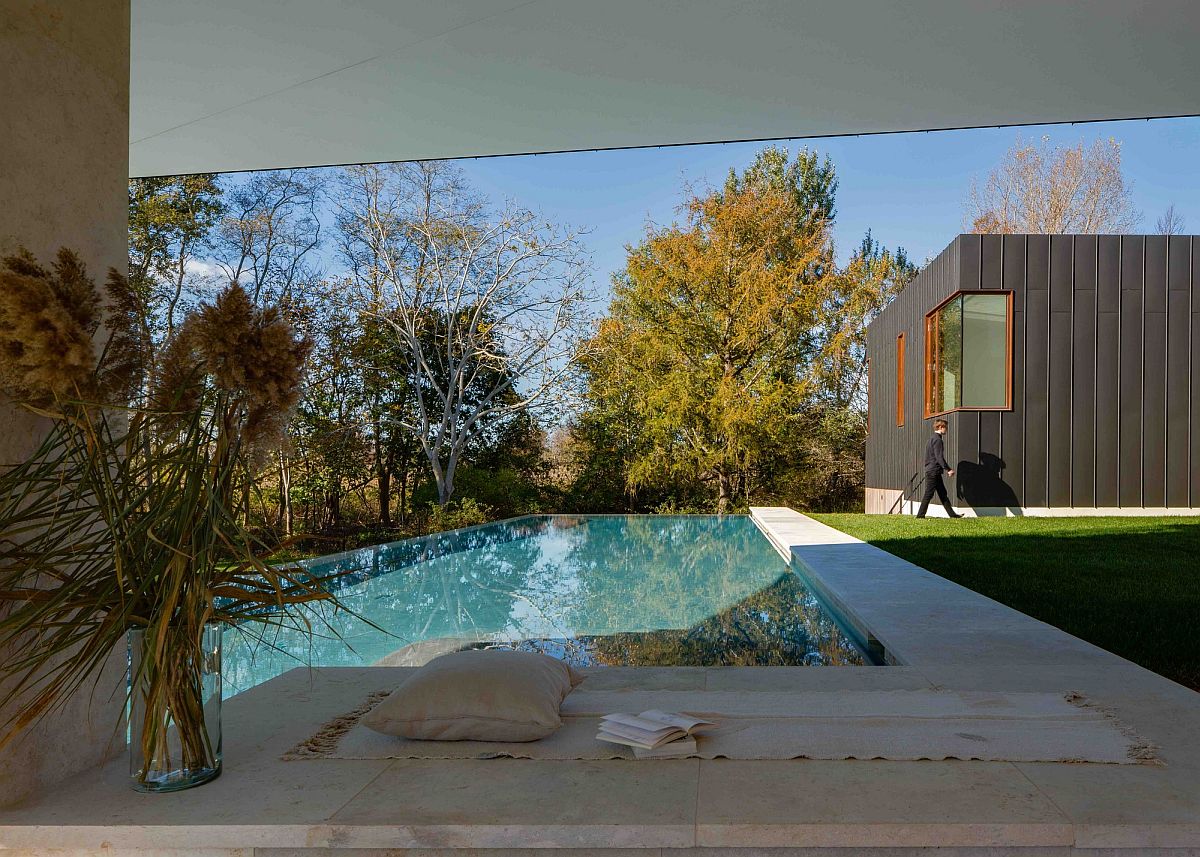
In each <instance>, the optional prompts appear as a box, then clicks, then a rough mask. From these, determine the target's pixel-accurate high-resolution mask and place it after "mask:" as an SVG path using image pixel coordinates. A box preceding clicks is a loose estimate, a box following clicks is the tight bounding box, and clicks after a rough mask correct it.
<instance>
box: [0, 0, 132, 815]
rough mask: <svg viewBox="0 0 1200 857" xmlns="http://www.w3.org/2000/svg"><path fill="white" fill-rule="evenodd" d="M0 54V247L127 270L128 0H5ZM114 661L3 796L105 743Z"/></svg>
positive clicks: (2, 788) (31, 425)
mask: <svg viewBox="0 0 1200 857" xmlns="http://www.w3.org/2000/svg"><path fill="white" fill-rule="evenodd" d="M0 57H3V58H4V60H3V62H0V93H3V97H2V99H0V109H2V110H3V111H4V117H3V122H0V125H2V126H3V128H4V133H2V134H0V253H9V252H12V251H13V250H15V249H16V248H17V247H18V246H24V247H27V248H28V249H29V250H31V251H32V252H33V253H34V254H35V255H37V256H38V257H39V258H41V259H43V260H47V261H49V260H50V259H51V258H52V256H53V254H54V253H55V252H56V251H57V250H58V248H59V247H60V246H67V247H70V248H72V249H74V250H76V251H77V252H78V253H79V254H80V256H81V257H82V259H83V260H84V262H85V263H86V264H87V266H88V268H89V270H90V271H91V273H92V274H93V276H95V277H96V278H97V280H98V281H99V280H102V279H103V277H104V274H105V272H106V271H107V270H108V268H109V267H116V268H118V269H119V270H124V269H125V266H126V264H127V262H126V260H127V250H126V240H127V238H126V211H127V195H126V183H127V180H128V174H129V167H128V164H129V0H57V2H49V0H44V2H37V0H7V2H5V3H4V11H3V14H0ZM0 426H2V430H0V464H9V463H12V462H14V461H19V460H20V459H21V458H23V457H24V456H25V455H27V454H28V453H29V452H30V450H31V449H33V448H34V447H35V446H36V443H37V441H38V438H39V432H40V431H42V427H41V426H40V425H39V424H38V421H36V420H34V419H32V418H30V417H29V416H28V415H26V414H22V413H19V412H17V411H16V410H14V409H13V408H12V407H11V406H9V405H8V404H7V403H5V402H0ZM0 657H4V653H3V652H0ZM123 670H124V661H123V655H122V653H120V652H115V653H114V655H113V659H112V661H111V663H110V669H109V670H108V673H107V674H106V675H105V676H103V680H102V682H101V685H100V687H99V689H98V690H97V692H96V694H95V695H94V696H89V694H81V696H80V697H79V698H78V699H75V700H72V701H71V702H70V704H68V706H67V707H66V708H65V710H63V711H62V712H61V713H59V714H58V715H57V716H55V717H53V718H51V719H49V720H47V721H44V722H43V723H42V724H41V725H40V726H39V727H37V728H35V729H33V730H31V731H30V732H29V733H27V734H26V735H25V737H24V738H23V739H22V740H20V741H19V742H18V743H16V744H14V745H10V746H9V747H7V748H5V749H4V750H2V751H0V804H5V803H11V802H13V801H16V800H19V799H20V798H22V797H24V796H26V795H28V794H30V793H31V792H34V791H36V790H38V789H40V788H44V787H46V786H48V785H49V784H51V783H53V782H55V781H57V780H60V779H62V778H63V777H65V776H68V775H69V774H71V773H73V772H76V771H79V770H81V769H83V768H87V767H89V766H92V765H95V764H97V763H98V762H100V761H102V760H103V759H104V758H105V757H106V756H107V755H109V754H111V752H112V747H113V744H114V742H113V740H112V739H113V736H114V726H115V725H116V723H117V718H118V717H119V713H120V707H121V702H122V700H121V698H120V697H119V696H113V695H112V691H113V690H114V689H115V688H116V687H117V685H118V684H119V679H120V676H121V674H122V672H123Z"/></svg>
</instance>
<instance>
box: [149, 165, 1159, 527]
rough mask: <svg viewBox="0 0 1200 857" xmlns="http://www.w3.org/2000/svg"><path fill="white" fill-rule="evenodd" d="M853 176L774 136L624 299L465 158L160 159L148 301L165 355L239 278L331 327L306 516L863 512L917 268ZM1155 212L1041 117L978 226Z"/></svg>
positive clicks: (255, 503)
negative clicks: (879, 317)
mask: <svg viewBox="0 0 1200 857" xmlns="http://www.w3.org/2000/svg"><path fill="white" fill-rule="evenodd" d="M837 188H838V178H837V175H836V171H835V168H834V165H833V164H832V162H831V161H830V160H829V158H828V157H821V156H820V155H819V154H818V153H817V152H815V151H810V150H808V149H801V150H799V151H798V152H796V153H795V154H792V153H789V152H788V151H787V150H786V149H783V148H780V147H776V146H769V147H766V148H764V149H763V150H761V151H760V152H759V153H758V154H757V156H756V157H755V159H754V160H753V162H752V163H751V164H750V165H749V166H748V167H746V168H745V169H743V170H740V171H738V170H731V171H730V173H729V175H728V178H727V179H726V181H725V182H724V184H723V185H721V186H720V187H713V188H700V189H694V188H693V189H689V190H687V191H686V192H685V194H684V200H683V202H682V204H681V205H680V207H679V210H678V215H677V218H676V219H675V221H674V222H672V223H670V224H668V225H655V224H649V225H647V227H646V229H645V232H644V234H643V235H642V236H641V237H640V239H639V240H637V241H636V242H634V243H631V244H630V245H629V246H628V247H627V253H626V261H625V264H624V266H623V268H622V269H621V270H620V271H618V272H615V273H614V274H613V275H612V281H611V288H610V290H609V293H608V294H607V295H601V294H599V293H598V290H597V289H595V288H594V287H593V285H592V283H593V276H592V274H593V272H592V271H591V269H590V266H589V261H588V257H587V252H586V246H585V243H584V241H583V236H582V234H581V233H580V232H579V231H578V230H576V229H572V228H569V227H568V226H566V225H563V224H558V223H554V222H551V221H548V220H546V219H545V218H543V217H541V216H539V215H537V214H536V213H534V212H532V211H530V210H528V209H526V208H523V207H521V206H520V205H518V204H516V203H513V202H506V203H503V204H497V203H494V202H493V201H492V200H489V199H486V198H484V197H483V196H482V195H481V194H479V193H478V192H476V191H475V190H474V189H473V188H472V187H471V186H470V184H469V182H468V181H467V179H466V177H465V175H464V174H463V172H462V171H461V170H460V169H459V168H458V167H456V166H455V165H454V164H452V163H447V162H426V163H398V164H368V165H359V166H353V167H347V168H340V169H323V170H299V169H298V170H280V171H272V172H262V173H252V174H248V175H246V176H220V175H212V174H209V175H191V176H176V177H162V178H151V179H136V180H133V181H131V182H130V185H129V246H130V258H129V271H130V283H131V285H132V287H133V291H134V293H135V294H136V295H137V304H138V305H137V307H136V308H135V310H134V315H135V316H136V318H137V323H138V329H139V331H140V332H141V335H142V336H143V338H144V340H145V347H146V348H147V350H148V351H149V353H150V354H151V358H152V359H153V355H154V354H155V352H156V350H157V349H160V348H161V347H162V346H163V343H165V342H167V341H169V340H170V337H171V334H172V332H173V330H174V328H175V327H176V325H178V323H179V320H180V319H181V318H182V317H183V315H184V314H185V313H186V310H187V309H188V308H189V307H192V306H194V305H196V304H197V303H198V302H200V301H201V300H203V299H205V297H206V296H211V294H212V293H213V292H214V291H216V290H218V289H219V288H221V287H223V286H224V285H227V284H229V283H232V282H238V283H240V284H241V285H242V286H243V287H244V288H245V290H246V292H247V294H248V295H249V296H250V298H251V300H252V301H253V302H254V303H255V304H257V305H267V304H276V305H279V306H280V307H281V308H282V310H283V312H284V313H285V314H286V315H287V317H288V319H289V320H290V321H291V322H292V323H293V324H294V325H295V326H296V327H297V328H299V329H300V330H301V331H303V332H304V333H305V334H306V335H307V336H308V338H309V339H310V340H311V342H312V344H313V348H312V352H311V356H310V358H309V365H308V367H307V372H306V384H305V389H304V394H303V396H302V398H301V401H300V402H299V404H298V406H297V407H296V408H295V411H294V413H293V414H292V416H291V419H290V421H289V423H288V426H287V443H286V445H285V447H284V449H283V451H281V452H279V453H278V454H277V455H275V457H274V459H273V460H272V461H270V462H266V463H264V467H263V471H262V473H261V474H260V475H258V477H257V478H256V479H254V480H251V481H250V483H249V484H250V485H251V486H252V488H251V490H250V492H249V494H248V496H247V497H246V499H245V510H244V513H245V515H246V517H247V519H248V520H251V521H252V522H253V523H254V524H255V525H256V526H261V527H268V528H272V529H274V530H276V531H278V532H279V533H281V534H283V535H290V534H293V533H308V534H318V535H335V536H343V537H348V538H352V539H361V540H371V539H376V540H378V539H380V538H386V537H388V536H389V535H396V534H408V533H413V532H419V531H422V530H425V529H434V528H442V527H447V526H454V525H459V524H465V523H474V522H478V521H482V520H485V519H487V518H491V517H502V516H511V515H516V514H524V513H530V512H539V511H562V512H625V511H629V512H644V511H669V510H679V511H715V512H729V511H735V510H739V509H744V508H745V507H746V506H747V505H748V504H750V503H751V502H754V503H780V504H787V505H792V506H795V507H798V508H805V509H830V510H833V509H858V508H860V507H861V506H860V504H861V490H862V484H863V458H864V455H863V452H864V445H865V434H866V407H865V405H866V402H865V396H866V389H865V388H866V373H867V364H866V348H865V331H866V326H867V325H868V324H869V323H870V321H871V319H872V318H874V316H875V315H876V314H877V313H878V312H879V311H880V310H881V309H882V308H883V307H884V306H886V305H887V303H888V302H889V301H890V300H891V298H892V297H894V296H895V295H896V294H897V293H898V292H899V291H900V290H901V289H902V288H903V287H904V286H905V284H906V283H907V282H908V281H909V280H911V279H912V277H913V276H915V274H916V272H917V267H916V266H915V265H914V264H913V263H912V262H911V261H910V260H909V259H908V257H907V255H906V254H905V252H904V251H903V250H902V249H899V248H897V249H889V248H887V247H885V246H883V245H882V244H881V243H880V242H879V241H877V240H876V239H875V237H874V236H873V235H872V234H871V233H870V232H868V233H867V234H866V235H865V236H864V237H863V239H862V240H861V242H860V244H859V245H858V246H857V247H855V248H854V249H853V251H852V252H850V253H849V254H842V256H843V258H844V259H845V261H844V262H841V263H839V261H838V258H839V254H838V252H837V248H836V247H835V244H834V240H833V233H832V229H833V226H834V224H835V223H836V218H837V205H836V202H837V199H836V197H837ZM1137 217H1138V216H1137V215H1136V213H1135V212H1133V211H1132V207H1131V205H1130V202H1129V194H1128V188H1127V186H1126V184H1125V183H1124V182H1123V179H1122V175H1121V170H1120V148H1119V144H1115V143H1112V142H1111V141H1109V143H1107V144H1105V143H1103V142H1098V143H1097V144H1095V146H1093V147H1092V148H1091V149H1085V148H1084V147H1083V144H1080V146H1079V147H1078V148H1067V149H1063V148H1057V149H1056V148H1051V147H1049V146H1048V144H1046V143H1045V142H1044V141H1043V144H1042V145H1041V146H1040V147H1039V146H1036V145H1031V144H1025V143H1022V142H1021V141H1018V144H1017V145H1016V146H1015V147H1014V148H1013V150H1012V151H1010V153H1009V155H1008V156H1007V157H1006V159H1005V161H1004V162H1002V163H1001V164H1000V165H999V166H998V167H997V168H996V170H994V171H993V172H992V174H991V175H990V176H989V177H988V178H987V179H986V181H985V182H984V183H983V184H982V185H978V184H977V185H976V186H975V187H974V188H973V190H972V193H971V197H970V199H969V200H968V205H967V219H968V226H969V228H972V229H974V230H976V231H1021V230H1025V229H1029V228H1031V227H1034V228H1036V230H1037V231H1066V230H1070V229H1088V230H1092V231H1103V230H1104V229H1106V228H1109V229H1111V228H1114V227H1117V228H1127V227H1128V226H1130V225H1131V224H1132V223H1133V222H1134V221H1135V220H1136V218H1137ZM1167 220H1168V228H1171V229H1177V228H1178V226H1179V218H1178V215H1176V214H1175V213H1174V212H1173V211H1172V212H1169V216H1168V218H1167ZM605 299H607V303H606V301H605Z"/></svg>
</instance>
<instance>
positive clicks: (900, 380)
mask: <svg viewBox="0 0 1200 857" xmlns="http://www.w3.org/2000/svg"><path fill="white" fill-rule="evenodd" d="M904 350H905V348H904V334H903V333H901V334H900V335H898V336H897V337H896V426H897V427H900V426H902V425H904Z"/></svg>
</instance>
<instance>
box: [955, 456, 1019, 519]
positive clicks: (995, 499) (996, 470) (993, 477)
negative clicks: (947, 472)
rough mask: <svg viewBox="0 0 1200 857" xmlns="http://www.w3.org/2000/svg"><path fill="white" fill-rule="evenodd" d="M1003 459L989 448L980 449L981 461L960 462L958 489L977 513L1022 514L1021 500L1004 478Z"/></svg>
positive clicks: (960, 496)
mask: <svg viewBox="0 0 1200 857" xmlns="http://www.w3.org/2000/svg"><path fill="white" fill-rule="evenodd" d="M1003 472H1004V461H1003V459H1001V458H1000V457H999V456H996V455H992V454H991V453H990V452H981V453H979V463H978V464H976V463H975V462H973V461H960V462H959V463H958V482H957V486H958V489H957V493H958V496H959V498H960V499H962V500H964V501H966V503H967V505H968V506H970V507H971V508H972V509H974V510H975V513H976V514H983V515H988V514H992V515H994V514H1003V512H1001V511H1000V510H1002V509H1003V510H1006V511H1007V512H1008V514H1010V515H1013V516H1017V517H1019V516H1020V515H1021V503H1020V501H1019V500H1018V499H1017V493H1016V492H1015V491H1013V489H1012V486H1010V485H1009V484H1008V483H1007V482H1005V481H1004V478H1003V476H1002V475H1001V474H1003Z"/></svg>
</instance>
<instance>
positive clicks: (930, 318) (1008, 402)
mask: <svg viewBox="0 0 1200 857" xmlns="http://www.w3.org/2000/svg"><path fill="white" fill-rule="evenodd" d="M964 295H968V296H969V295H1004V296H1005V297H1006V298H1007V299H1008V300H1007V301H1006V303H1005V308H1004V315H1005V319H1004V321H1005V325H1006V327H1007V330H1006V333H1005V337H1004V404H1003V405H996V406H993V407H988V408H972V407H964V406H960V407H957V408H950V409H949V410H945V411H939V410H934V408H933V407H932V405H934V401H933V393H934V386H935V375H936V370H937V365H938V355H937V345H938V341H939V340H940V337H939V336H938V323H939V314H940V313H941V311H942V309H943V308H944V307H945V306H946V304H948V303H950V302H951V301H953V300H954V299H955V298H960V297H962V296H964ZM964 347H966V346H965V345H964ZM924 392H925V395H924V412H925V419H927V420H928V419H932V418H933V417H941V416H945V415H946V414H953V413H956V412H958V411H973V412H980V411H1011V410H1012V407H1013V292H1012V290H1011V289H959V290H958V291H956V292H954V293H952V294H951V295H949V296H948V297H947V298H946V299H945V300H943V301H942V302H941V303H939V304H938V305H937V306H935V307H934V308H933V309H931V310H930V311H929V312H927V313H925V391H924Z"/></svg>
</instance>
